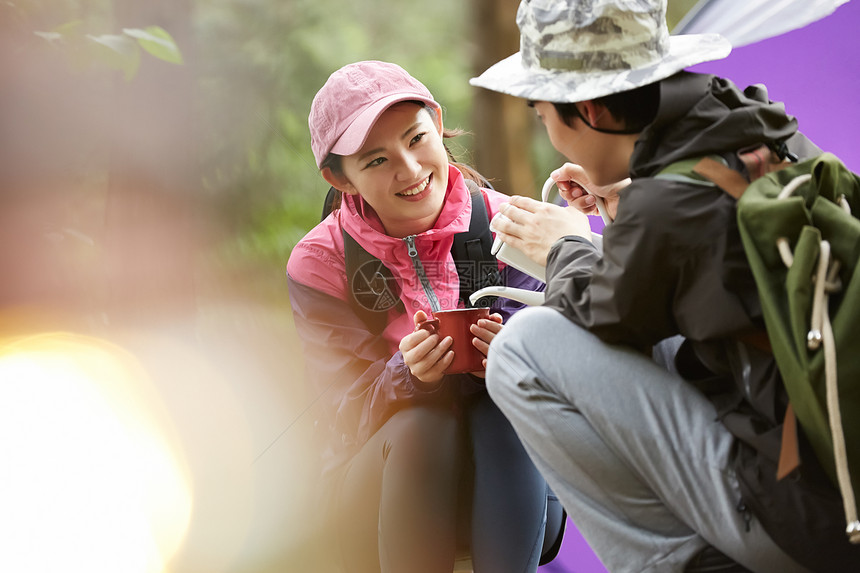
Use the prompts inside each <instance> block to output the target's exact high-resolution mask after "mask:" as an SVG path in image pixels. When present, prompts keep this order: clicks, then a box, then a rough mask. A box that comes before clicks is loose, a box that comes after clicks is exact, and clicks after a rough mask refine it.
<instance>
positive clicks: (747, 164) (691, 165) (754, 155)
mask: <svg viewBox="0 0 860 573" xmlns="http://www.w3.org/2000/svg"><path fill="white" fill-rule="evenodd" d="M783 145H784V144H783ZM737 157H738V159H739V160H740V163H741V164H742V166H743V167H742V168H743V169H746V172H747V175H746V176H744V175H743V174H742V173H741V172H740V171H738V170H737V169H733V168H732V167H731V166H730V165H729V164H728V162H727V161H726V160H725V158H723V157H721V156H719V155H708V156H706V157H694V158H691V159H684V160H681V161H677V162H675V163H672V164H671V165H668V166H666V167H665V168H663V170H662V171H660V173H658V174H657V175H656V177H657V178H659V179H669V180H674V181H684V182H686V183H693V184H696V185H715V186H717V187H719V188H720V189H722V190H723V191H725V192H726V193H728V194H729V195H731V196H732V197H733V198H734V199H735V200H737V199H740V198H741V195H743V194H744V191H746V189H747V187H748V186H749V184H750V182H751V181H754V180H756V179H758V178H759V177H761V176H763V175H766V174H767V173H770V172H772V171H777V170H779V169H783V168H785V167H786V166H788V165H791V162H790V161H787V160H785V159H782V158H780V155H779V154H778V153H776V152H774V151H773V150H772V149H771V148H770V147H769V146H768V145H766V144H761V145H759V146H758V147H755V148H750V149H746V150H742V151H738V153H737Z"/></svg>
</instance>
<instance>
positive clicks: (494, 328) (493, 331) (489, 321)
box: [469, 312, 502, 378]
mask: <svg viewBox="0 0 860 573" xmlns="http://www.w3.org/2000/svg"><path fill="white" fill-rule="evenodd" d="M469 331H470V332H471V333H472V334H474V335H475V338H473V339H472V346H474V347H475V348H477V349H478V351H479V352H480V353H481V354H483V355H484V356H486V355H487V353H488V352H489V351H490V343H491V342H492V341H493V339H494V338H495V337H496V335H497V334H498V333H500V332H501V331H502V315H501V314H499V313H497V312H494V313H493V314H491V315H490V316H489V317H488V318H482V319H480V320H478V322H477V324H473V325H472V326H470V327H469ZM481 364H482V365H483V366H484V370H486V369H487V359H486V358H484V360H482V361H481ZM472 374H473V375H474V376H478V377H479V378H483V377H484V372H483V371H481V372H472Z"/></svg>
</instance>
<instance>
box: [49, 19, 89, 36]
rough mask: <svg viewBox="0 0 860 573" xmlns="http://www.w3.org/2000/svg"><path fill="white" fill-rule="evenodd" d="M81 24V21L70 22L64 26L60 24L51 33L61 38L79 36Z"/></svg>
mask: <svg viewBox="0 0 860 573" xmlns="http://www.w3.org/2000/svg"><path fill="white" fill-rule="evenodd" d="M83 23H84V21H83V20H71V21H69V22H66V23H65V24H60V25H59V26H57V27H56V28H54V29H53V30H51V31H52V32H56V33H57V34H61V35H63V36H76V35H78V34H79V29H80V27H81V24H83Z"/></svg>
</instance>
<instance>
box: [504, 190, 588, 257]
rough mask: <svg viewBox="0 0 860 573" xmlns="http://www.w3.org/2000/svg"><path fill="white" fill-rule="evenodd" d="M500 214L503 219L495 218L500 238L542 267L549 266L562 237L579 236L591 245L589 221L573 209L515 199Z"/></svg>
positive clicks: (519, 198)
mask: <svg viewBox="0 0 860 573" xmlns="http://www.w3.org/2000/svg"><path fill="white" fill-rule="evenodd" d="M499 212H500V213H501V214H502V215H503V216H502V217H498V216H497V217H494V218H493V224H492V228H493V230H494V231H495V232H496V237H497V238H500V239H501V240H503V241H504V242H505V243H507V244H508V245H510V246H512V247H514V248H516V249H519V250H520V251H522V252H523V253H524V254H525V255H526V256H527V257H529V258H530V259H531V260H533V261H534V262H536V263H538V264H540V265H546V257H547V255H548V254H549V250H550V247H552V245H553V244H554V243H555V242H556V241H557V240H559V239H560V238H562V237H565V236H567V235H577V236H580V237H583V238H584V239H586V240H588V241H591V225H590V224H589V222H588V217H586V216H585V214H584V213H582V212H581V211H580V210H578V209H575V208H573V207H560V206H558V205H553V204H552V203H544V202H542V201H535V200H534V199H530V198H528V197H520V196H518V195H515V196H513V197H511V200H510V202H509V203H503V204H502V206H501V207H500V208H499Z"/></svg>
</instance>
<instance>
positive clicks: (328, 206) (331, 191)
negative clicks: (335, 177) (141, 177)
mask: <svg viewBox="0 0 860 573" xmlns="http://www.w3.org/2000/svg"><path fill="white" fill-rule="evenodd" d="M338 193H339V191H338V190H337V189H335V188H334V187H329V188H328V193H326V196H325V199H324V200H323V209H322V216H321V217H320V221H323V220H324V219H325V218H326V217H328V214H329V213H331V211H332V205H333V204H334V199H335V197H337V194H338Z"/></svg>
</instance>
